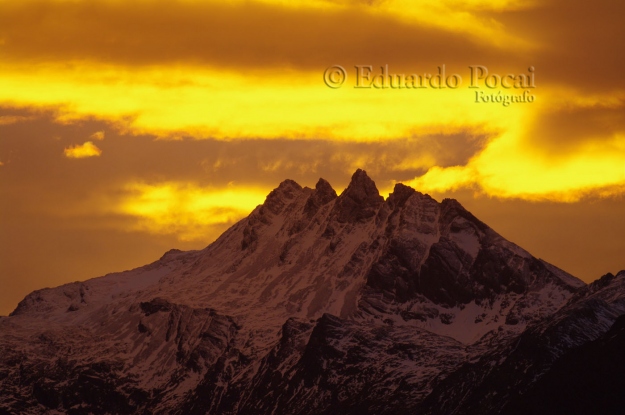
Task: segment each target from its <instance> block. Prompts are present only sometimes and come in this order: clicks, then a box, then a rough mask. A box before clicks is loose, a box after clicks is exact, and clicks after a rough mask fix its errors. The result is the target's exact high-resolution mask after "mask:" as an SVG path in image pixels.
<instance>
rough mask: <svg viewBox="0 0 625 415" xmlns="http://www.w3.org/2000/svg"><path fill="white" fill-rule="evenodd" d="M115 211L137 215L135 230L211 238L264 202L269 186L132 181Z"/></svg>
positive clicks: (189, 237)
mask: <svg viewBox="0 0 625 415" xmlns="http://www.w3.org/2000/svg"><path fill="white" fill-rule="evenodd" d="M124 190H125V195H124V196H123V197H122V198H121V199H120V200H117V201H115V202H114V205H115V207H114V212H115V213H117V214H122V215H126V216H131V217H134V218H136V220H137V221H136V223H135V225H134V228H133V230H135V231H143V232H149V233H154V234H174V235H176V236H177V237H178V238H179V239H180V240H183V241H191V240H207V239H208V238H207V235H211V236H212V235H213V234H214V227H216V226H222V225H230V224H232V223H234V222H236V221H237V220H239V219H241V218H243V217H245V216H247V215H249V214H250V212H251V211H252V210H253V209H254V208H255V207H256V206H257V205H259V204H261V203H262V202H263V200H264V199H265V196H266V194H267V193H268V192H267V191H266V190H260V189H254V188H245V187H228V188H211V187H202V186H198V185H195V184H191V183H186V182H161V183H154V184H147V183H129V184H128V185H126V186H125V189H124Z"/></svg>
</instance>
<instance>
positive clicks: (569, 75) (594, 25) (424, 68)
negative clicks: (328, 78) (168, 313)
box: [0, 0, 625, 314]
mask: <svg viewBox="0 0 625 415" xmlns="http://www.w3.org/2000/svg"><path fill="white" fill-rule="evenodd" d="M624 12H625V5H624V4H623V3H621V2H615V1H608V0H601V1H599V2H594V3H592V4H589V3H588V2H582V1H578V0H573V1H564V0H547V1H541V2H537V1H523V0H444V1H431V0H424V1H402V0H388V1H373V2H358V1H340V0H314V1H308V2H294V1H282V0H265V1H228V2H224V1H219V2H217V1H210V0H178V1H165V0H141V1H135V2H124V1H120V0H82V1H81V0H72V1H70V0H46V1H43V0H2V1H0V186H1V189H2V199H1V200H0V209H1V211H0V214H1V216H0V232H1V233H0V237H1V238H2V239H1V242H2V250H1V252H0V287H1V289H0V314H6V313H8V312H10V311H11V310H12V309H13V308H14V307H15V305H16V304H17V302H18V301H19V300H20V299H21V298H22V297H23V296H24V295H25V294H27V293H28V292H29V291H31V290H33V289H37V288H41V287H44V286H52V285H58V284H61V283H64V282H68V281H74V280H78V279H85V278H88V277H94V276H98V275H101V274H103V273H105V272H111V271H117V270H122V269H126V268H130V267H134V266H139V265H142V264H144V263H147V262H149V261H152V260H154V259H156V258H158V257H159V256H160V254H162V253H163V252H164V251H166V250H167V249H169V248H173V247H178V248H183V249H192V248H201V247H203V246H205V245H206V244H208V243H209V242H210V241H212V240H213V239H214V238H215V237H216V236H217V235H218V234H219V233H220V232H222V231H223V230H224V229H225V228H227V227H228V226H229V225H230V224H232V223H233V222H234V221H236V220H237V219H239V218H241V217H243V216H245V215H246V214H247V213H248V212H249V211H251V210H252V209H253V207H254V206H255V205H256V204H258V203H262V201H263V198H264V195H266V194H267V193H268V192H269V191H270V190H271V189H272V188H273V187H275V186H276V185H277V184H278V183H279V182H280V181H282V180H283V179H285V178H291V179H294V180H296V181H298V182H299V183H300V184H302V185H308V186H312V185H314V183H315V181H316V179H317V178H318V177H324V178H326V179H327V180H329V181H330V182H331V183H332V184H333V185H334V187H335V188H336V189H337V190H338V191H340V190H342V189H343V187H344V186H345V185H346V184H347V181H348V179H349V177H350V175H351V173H352V172H353V171H354V170H355V169H356V168H359V167H360V168H364V169H365V170H367V171H368V173H369V174H370V175H371V176H372V177H373V178H374V180H376V182H377V183H378V187H379V188H380V189H381V191H382V192H383V193H384V192H388V190H389V189H391V188H392V186H393V184H394V183H395V182H397V181H402V182H404V183H407V184H410V185H411V186H413V187H415V188H416V189H417V190H420V191H422V192H427V193H430V194H432V195H433V196H434V197H436V198H438V199H442V198H443V197H455V198H457V199H458V200H460V202H461V203H463V204H464V205H465V206H466V207H467V208H469V209H470V210H472V211H473V213H474V214H476V216H478V217H479V218H480V219H482V220H484V221H485V222H486V223H488V224H490V225H491V226H492V227H494V228H495V230H497V231H499V232H500V233H502V234H503V235H504V236H506V237H507V238H509V239H510V240H512V241H513V242H516V243H518V244H519V245H521V246H523V247H524V248H526V249H528V250H529V251H530V252H532V253H534V254H535V255H537V256H540V257H542V258H543V259H545V260H547V261H550V262H552V263H554V264H555V265H557V266H560V267H561V268H563V269H565V270H566V271H569V272H571V273H573V274H575V275H576V276H578V277H580V278H582V279H584V280H586V281H590V280H593V279H595V278H597V277H599V276H601V275H602V274H604V273H606V272H615V271H618V270H619V269H623V268H625V260H624V259H623V258H624V257H623V255H622V252H625V238H623V236H622V235H624V234H625V219H624V218H623V211H625V209H624V207H625V199H624V194H625V116H624V114H625V111H624V108H623V106H624V103H625V78H624V77H623V76H622V74H623V70H624V69H625V64H624V60H625V57H624V55H623V54H622V53H621V51H622V50H623V46H624V40H625V27H624V26H623V24H622V17H621V16H623V15H624ZM332 65H341V66H342V67H343V68H345V70H346V73H347V80H346V82H345V83H344V84H343V85H342V86H341V87H340V88H336V89H334V88H329V87H328V86H326V84H325V83H324V80H323V75H324V70H325V69H326V68H328V67H330V66H332ZM357 65H371V67H372V71H373V72H372V75H376V74H379V73H380V72H381V69H380V67H381V66H386V65H388V68H389V69H388V70H389V72H391V73H394V74H405V75H410V74H417V75H424V74H432V75H435V74H437V73H438V72H437V71H438V70H439V68H440V67H442V66H443V65H444V66H445V71H446V73H447V75H450V74H454V73H455V74H458V75H460V76H461V78H462V84H461V85H460V86H459V87H457V88H449V87H448V88H442V89H439V88H435V87H432V84H430V85H429V86H427V87H425V88H420V89H410V88H402V89H398V88H354V86H355V84H356V82H357V81H356V76H357V69H356V68H355V66H357ZM476 65H482V66H484V67H486V68H487V69H488V71H489V74H490V75H493V74H496V75H500V76H506V75H507V74H511V76H514V77H516V76H518V75H529V74H530V73H532V74H533V76H534V80H535V87H534V88H503V87H502V86H501V85H498V86H496V87H494V88H489V87H488V86H487V85H486V84H485V83H484V81H483V80H482V81H479V82H478V83H477V88H470V87H469V86H471V85H470V83H471V67H472V66H473V67H475V66H476ZM530 67H532V68H534V69H533V71H532V70H530V69H528V68H530ZM491 79H493V78H491ZM510 79H513V78H512V77H511V78H510ZM524 93H525V94H530V95H532V97H533V102H531V103H529V102H524V103H521V102H513V103H511V104H510V105H507V106H504V105H502V104H501V103H492V102H488V103H485V102H476V96H478V95H479V94H485V95H489V96H490V95H491V94H494V96H497V95H499V96H506V95H508V96H517V97H518V96H521V95H523V94H524ZM478 101H479V100H478Z"/></svg>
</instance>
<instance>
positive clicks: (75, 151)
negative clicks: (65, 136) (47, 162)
mask: <svg viewBox="0 0 625 415" xmlns="http://www.w3.org/2000/svg"><path fill="white" fill-rule="evenodd" d="M63 153H64V154H65V157H67V158H70V159H82V158H87V157H98V156H100V154H102V150H100V149H99V148H98V147H97V146H96V145H95V144H93V142H91V141H87V142H85V143H83V144H80V145H75V146H70V147H67V148H66V149H65V150H63Z"/></svg>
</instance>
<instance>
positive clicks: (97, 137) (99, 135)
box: [89, 131, 104, 141]
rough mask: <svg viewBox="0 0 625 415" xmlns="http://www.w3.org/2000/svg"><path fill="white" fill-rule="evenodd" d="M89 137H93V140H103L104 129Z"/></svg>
mask: <svg viewBox="0 0 625 415" xmlns="http://www.w3.org/2000/svg"><path fill="white" fill-rule="evenodd" d="M89 138H91V139H93V140H99V141H102V140H104V131H96V132H95V133H93V134H91V135H90V136H89Z"/></svg>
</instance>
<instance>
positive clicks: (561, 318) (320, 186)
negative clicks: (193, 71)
mask: <svg viewBox="0 0 625 415" xmlns="http://www.w3.org/2000/svg"><path fill="white" fill-rule="evenodd" d="M623 280H625V273H622V274H619V275H617V276H616V277H615V276H613V278H612V279H608V280H606V282H604V283H603V284H599V285H589V286H587V285H585V284H584V283H583V282H581V281H579V280H578V279H576V278H574V277H572V276H571V275H569V274H567V273H565V272H564V271H562V270H560V269H558V268H556V267H555V266H553V265H550V264H548V263H546V262H544V261H542V260H540V259H536V258H534V257H533V256H532V255H530V254H529V253H528V252H527V251H525V250H523V249H521V248H520V247H518V246H516V245H515V244H513V243H511V242H509V241H507V240H506V239H504V238H503V237H501V236H500V235H499V234H497V233H496V232H495V231H494V230H492V229H491V228H490V227H488V226H487V225H486V224H484V223H483V222H481V221H479V220H478V219H477V218H475V217H474V216H473V215H472V214H471V213H469V212H468V211H467V210H466V209H464V208H463V207H462V206H461V205H460V204H459V203H458V202H457V201H455V200H452V199H445V200H443V201H442V202H440V203H439V202H437V201H436V200H434V199H432V198H431V197H430V196H428V195H424V194H422V193H419V192H418V191H415V190H414V189H412V188H410V187H408V186H405V185H402V184H397V185H396V186H395V188H394V190H393V193H391V194H390V195H389V197H388V198H387V199H386V200H385V199H384V198H383V197H382V196H380V194H379V192H378V189H377V188H376V185H375V183H374V182H373V180H371V179H370V178H369V177H368V176H367V174H366V172H365V171H363V170H357V171H356V172H355V173H354V175H353V176H352V179H351V182H350V183H349V185H348V187H347V188H346V189H345V190H344V191H343V192H342V193H341V194H340V195H337V193H336V192H335V190H334V189H333V188H332V186H331V185H330V184H329V183H328V182H327V181H325V180H324V179H320V180H319V181H318V182H317V184H316V186H315V188H314V189H311V188H308V187H302V186H300V185H299V184H297V183H296V182H294V181H292V180H285V181H284V182H282V183H281V184H280V185H279V186H278V187H277V188H276V189H274V190H273V191H272V192H271V193H270V194H269V195H268V196H267V198H266V200H265V202H264V203H263V204H262V205H260V206H258V207H257V208H256V209H254V211H253V212H251V214H250V215H249V216H248V217H247V218H245V219H242V220H241V221H239V222H238V223H236V224H234V225H233V226H232V227H231V228H230V229H228V230H227V231H226V232H224V234H223V235H221V236H220V237H219V238H218V239H217V240H216V241H215V242H213V243H212V244H210V245H209V246H207V247H206V248H205V249H203V250H199V251H189V252H181V251H177V250H172V251H169V252H167V253H166V254H165V255H163V257H162V258H161V259H160V260H158V261H156V262H155V263H153V264H150V265H147V266H144V267H141V268H138V269H135V270H132V271H126V272H122V273H117V274H110V275H107V276H104V277H100V278H95V279H92V280H88V281H85V282H76V283H72V284H67V285H63V286H60V287H57V288H51V289H43V290H38V291H35V292H33V293H31V294H29V295H28V296H27V297H26V298H25V299H24V300H23V301H22V302H20V304H19V305H18V307H17V308H16V309H15V311H14V312H13V313H12V315H11V316H10V317H7V318H2V319H0V351H1V352H0V387H1V388H2V390H3V394H2V397H0V413H2V411H3V410H4V411H8V412H7V413H12V412H19V413H41V412H45V411H60V412H66V413H77V414H78V413H137V412H139V413H168V414H169V413H173V414H177V413H179V414H187V413H191V414H193V413H202V414H203V413H210V414H294V415H295V414H301V415H308V414H310V415H312V414H334V413H341V414H402V413H414V411H430V412H429V413H438V412H437V410H436V408H437V404H436V402H441V401H440V399H444V400H445V402H446V404H445V405H446V408H447V409H446V410H445V411H444V412H442V413H453V412H454V411H461V410H463V408H469V407H470V404H471V402H468V401H465V400H464V398H462V396H460V395H458V394H457V393H456V391H455V390H454V388H453V387H451V386H450V385H462V388H463V390H464V392H463V393H464V395H463V396H465V395H466V396H472V397H474V398H475V399H478V398H479V397H480V396H482V395H483V394H488V393H490V392H492V390H493V388H501V387H502V381H501V379H504V378H505V374H506V373H507V374H508V375H509V376H517V377H518V381H517V382H516V383H515V385H510V388H512V389H511V390H514V393H516V394H520V393H522V392H523V391H525V390H531V387H532V385H533V383H534V382H535V381H536V379H538V378H539V377H540V376H541V375H542V374H543V373H545V372H547V371H548V370H549V368H550V367H551V365H552V364H553V362H555V361H556V360H557V359H558V358H559V356H561V355H563V354H565V353H566V352H567V350H569V349H571V348H574V347H578V346H581V345H584V344H586V343H588V342H591V341H594V340H596V339H598V338H600V337H601V336H603V335H604V334H605V333H606V332H608V330H609V329H610V326H611V324H612V323H613V322H614V321H616V319H617V318H618V317H619V316H620V315H622V314H623V313H624V312H625V300H624V298H625V290H624V289H623ZM589 316H590V317H589ZM593 316H594V317H593ZM589 318H590V319H592V318H596V319H598V321H599V323H597V324H594V325H593V327H592V329H589V330H585V329H584V327H585V325H587V324H589V323H588V322H587V321H588V319H589ZM545 336H550V337H548V338H545ZM520 341H524V342H526V343H527V342H529V343H530V344H534V345H537V346H536V347H537V349H536V350H537V353H540V357H539V361H538V362H534V361H533V360H532V357H531V356H528V355H527V354H525V355H518V353H519V350H524V349H523V347H521V348H520V349H519V347H517V346H518V344H519V343H518V342H520ZM526 343H523V344H526ZM528 347H529V346H528ZM528 350H534V349H531V347H530V348H529V349H528ZM515 353H516V354H515ZM517 355H518V356H517ZM508 356H517V357H515V358H518V359H520V362H521V363H522V364H520V365H517V366H513V365H511V363H509V362H508V361H507V360H506V359H507V357H508ZM523 359H524V360H523ZM506 365H507V366H506ZM519 367H522V368H523V370H524V371H523V372H522V373H520V372H519V373H515V372H514V371H515V370H520V369H518V368H519ZM497 370H501V371H502V373H501V375H496V372H497ZM506 371H507V372H506ZM497 376H501V379H500V378H498V377H497ZM446 379H456V380H455V381H454V382H456V383H453V384H450V383H448V382H447V381H446ZM471 379H473V380H471ZM503 383H505V382H503ZM480 388H483V390H482V389H480ZM489 388H490V389H489ZM504 392H505V391H501V390H499V389H498V393H499V395H497V396H498V397H497V398H493V399H491V401H492V405H491V406H489V407H487V408H485V409H484V410H483V411H482V412H481V413H484V414H491V413H492V414H495V413H498V412H497V411H499V410H501V408H503V407H504V406H505V404H507V403H508V402H509V401H508V400H506V399H507V398H506V396H507V395H506V393H504ZM508 393H512V392H510V391H508ZM435 399H439V401H436V400H435ZM458 413H461V412H458Z"/></svg>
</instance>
